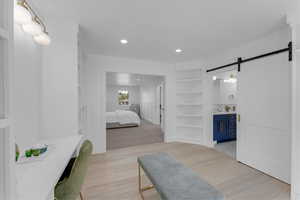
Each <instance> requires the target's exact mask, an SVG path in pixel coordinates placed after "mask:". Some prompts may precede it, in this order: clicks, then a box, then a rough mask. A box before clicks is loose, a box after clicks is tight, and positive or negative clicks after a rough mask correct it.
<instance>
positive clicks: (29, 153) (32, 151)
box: [17, 144, 53, 164]
mask: <svg viewBox="0 0 300 200" xmlns="http://www.w3.org/2000/svg"><path fill="white" fill-rule="evenodd" d="M51 149H53V147H51V148H50V149H49V146H48V145H46V144H36V145H34V146H32V147H31V148H28V149H26V150H25V153H24V154H23V155H21V156H20V157H19V159H18V161H17V163H18V164H23V163H31V162H37V161H42V160H44V159H45V157H47V156H48V155H49V151H51Z"/></svg>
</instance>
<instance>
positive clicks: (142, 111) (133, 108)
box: [105, 72, 165, 151]
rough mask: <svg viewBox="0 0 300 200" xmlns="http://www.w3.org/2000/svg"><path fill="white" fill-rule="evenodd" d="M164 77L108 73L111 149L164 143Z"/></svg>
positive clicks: (107, 115)
mask: <svg viewBox="0 0 300 200" xmlns="http://www.w3.org/2000/svg"><path fill="white" fill-rule="evenodd" d="M164 80H165V78H164V77H163V76H156V75H143V74H134V73H116V72H107V73H106V113H105V115H106V141H107V150H108V151H109V150H114V149H120V148H125V147H131V146H137V145H145V144H153V143H161V142H164V105H165V104H164V93H165V91H164Z"/></svg>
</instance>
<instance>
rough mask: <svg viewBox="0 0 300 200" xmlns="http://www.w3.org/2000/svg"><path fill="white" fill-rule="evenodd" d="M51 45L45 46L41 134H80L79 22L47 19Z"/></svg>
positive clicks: (43, 135) (60, 135)
mask: <svg viewBox="0 0 300 200" xmlns="http://www.w3.org/2000/svg"><path fill="white" fill-rule="evenodd" d="M47 27H48V31H49V33H51V38H52V42H51V45H49V46H47V47H45V48H43V60H42V84H41V91H42V94H41V119H42V123H41V133H42V135H41V138H52V137H64V136H69V135H74V134H78V129H79V128H78V66H77V65H78V63H77V62H78V44H77V43H78V40H77V34H78V25H77V24H75V23H72V22H63V21H61V20H59V23H57V21H50V20H49V21H47Z"/></svg>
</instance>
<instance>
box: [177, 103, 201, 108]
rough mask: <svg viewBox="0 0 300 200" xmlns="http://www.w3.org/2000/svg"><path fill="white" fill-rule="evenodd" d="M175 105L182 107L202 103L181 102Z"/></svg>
mask: <svg viewBox="0 0 300 200" xmlns="http://www.w3.org/2000/svg"><path fill="white" fill-rule="evenodd" d="M177 106H180V107H183V106H202V104H196V103H183V104H177Z"/></svg>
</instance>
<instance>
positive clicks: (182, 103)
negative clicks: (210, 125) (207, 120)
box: [176, 69, 203, 144]
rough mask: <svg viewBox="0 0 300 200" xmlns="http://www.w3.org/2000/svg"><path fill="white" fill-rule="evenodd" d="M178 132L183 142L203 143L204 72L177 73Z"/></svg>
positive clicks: (186, 71)
mask: <svg viewBox="0 0 300 200" xmlns="http://www.w3.org/2000/svg"><path fill="white" fill-rule="evenodd" d="M176 106H177V114H176V119H177V125H176V131H177V136H178V138H179V140H182V141H183V142H191V143H197V144H199V143H201V141H202V138H203V109H202V108H203V71H202V69H180V70H177V72H176Z"/></svg>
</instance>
